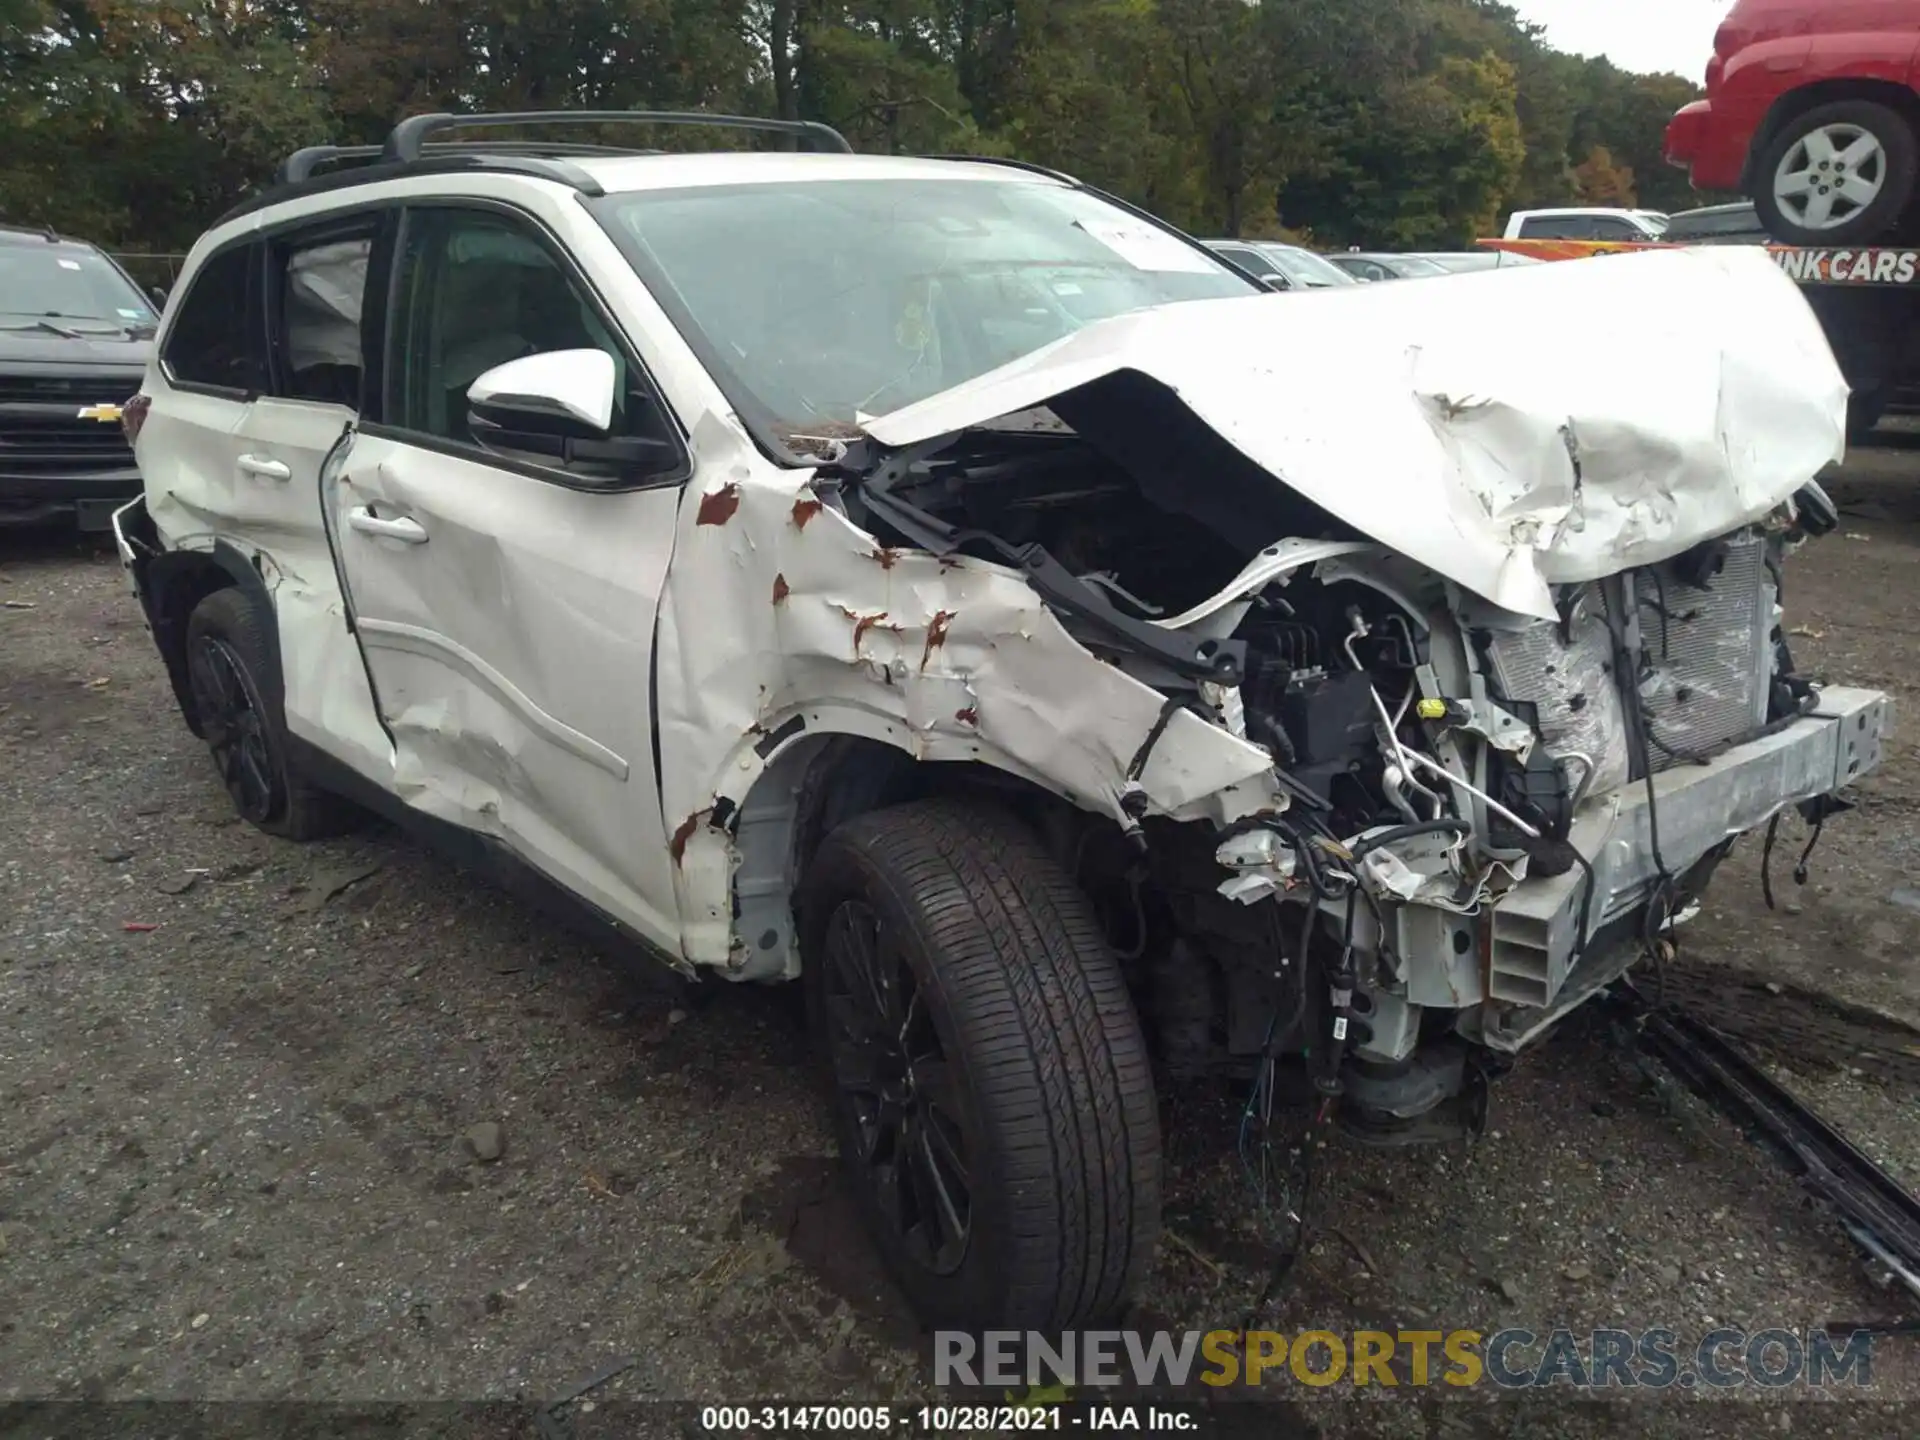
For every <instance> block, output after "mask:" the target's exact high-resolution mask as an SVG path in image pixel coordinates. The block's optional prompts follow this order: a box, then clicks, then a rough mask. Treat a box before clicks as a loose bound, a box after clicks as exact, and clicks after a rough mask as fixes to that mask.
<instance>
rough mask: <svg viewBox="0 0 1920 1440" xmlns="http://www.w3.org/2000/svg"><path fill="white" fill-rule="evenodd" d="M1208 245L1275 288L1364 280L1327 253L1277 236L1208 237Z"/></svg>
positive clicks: (1320, 286)
mask: <svg viewBox="0 0 1920 1440" xmlns="http://www.w3.org/2000/svg"><path fill="white" fill-rule="evenodd" d="M1204 243H1205V244H1206V246H1207V248H1208V249H1209V250H1211V251H1213V253H1214V254H1216V255H1218V256H1220V257H1221V258H1222V259H1223V260H1229V261H1231V262H1232V263H1234V264H1235V265H1238V266H1239V267H1240V268H1241V269H1242V270H1245V271H1246V272H1247V273H1248V274H1250V275H1252V276H1254V277H1255V278H1257V279H1259V280H1260V281H1261V282H1262V283H1264V284H1266V285H1267V286H1268V287H1269V288H1271V289H1274V290H1324V289H1326V288H1327V287H1328V286H1330V285H1357V284H1359V283H1360V282H1359V281H1357V280H1355V279H1354V278H1353V276H1351V275H1349V274H1347V272H1346V271H1344V270H1342V269H1341V268H1340V267H1339V266H1337V265H1333V264H1330V263H1328V261H1327V258H1326V256H1324V255H1316V254H1314V253H1313V251H1311V250H1303V249H1301V248H1300V247H1299V246H1298V245H1282V244H1280V243H1279V242H1278V241H1273V240H1208V241H1205V242H1204Z"/></svg>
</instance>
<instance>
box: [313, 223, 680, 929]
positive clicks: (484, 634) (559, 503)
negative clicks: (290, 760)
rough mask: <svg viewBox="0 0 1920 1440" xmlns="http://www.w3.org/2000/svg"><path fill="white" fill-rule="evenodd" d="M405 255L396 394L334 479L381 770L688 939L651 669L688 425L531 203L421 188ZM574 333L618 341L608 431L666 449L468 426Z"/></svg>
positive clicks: (639, 917) (400, 274)
mask: <svg viewBox="0 0 1920 1440" xmlns="http://www.w3.org/2000/svg"><path fill="white" fill-rule="evenodd" d="M395 265H396V274H395V276H394V284H393V288H392V292H391V294H392V301H391V307H390V313H389V314H388V315H387V317H386V322H387V323H386V332H387V335H388V344H387V347H386V356H385V366H384V368H385V372H386V373H385V382H384V385H383V386H382V405H383V408H382V411H381V413H380V415H379V418H378V419H377V420H375V421H374V422H372V423H368V424H365V425H363V426H362V428H361V429H360V431H359V433H358V434H356V435H355V437H354V438H353V440H352V442H351V444H350V446H349V447H348V448H346V449H345V450H344V451H343V452H342V453H341V454H340V455H338V456H337V457H336V461H335V463H334V464H333V465H331V466H330V467H329V471H330V473H329V476H328V477H327V481H326V484H325V491H326V503H327V504H328V507H329V513H330V518H331V521H332V529H333V535H334V543H335V548H336V552H337V555H338V561H339V566H340V573H341V576H342V579H343V581H344V585H345V590H346V594H347V599H348V604H349V607H350V613H351V616H352V620H353V625H354V630H355V633H356V635H357V636H358V639H359V643H360V647H361V650H362V653H363V654H364V655H365V658H366V667H367V671H368V673H369V674H370V676H371V677H372V682H373V688H374V693H375V699H376V703H377V705H378V707H379V713H380V716H381V719H382V721H383V722H384V724H385V725H386V727H387V730H388V732H389V734H390V735H391V738H392V744H393V770H392V775H391V777H390V785H391V788H392V789H393V790H394V791H395V793H397V794H398V795H399V796H400V798H402V799H403V800H405V801H406V802H407V803H408V804H410V805H413V806H415V807H417V808H418V809H420V810H422V811H424V812H426V813H428V814H431V815H434V816H436V817H438V818H440V819H444V820H449V821H452V822H454V823H456V824H459V825H461V826H464V827H466V828H468V829H471V830H475V831H478V832H481V833H483V834H487V835H492V836H496V837H498V838H499V839H501V840H503V841H505V842H506V844H507V845H509V846H510V847H511V848H512V849H513V850H514V851H516V852H517V853H518V854H519V855H520V856H521V858H523V859H525V860H527V861H529V862H531V863H532V864H533V865H535V866H536V867H537V868H538V869H540V870H542V871H544V872H545V873H546V874H547V875H548V876H549V877H550V878H552V879H554V880H556V881H558V882H560V883H561V884H562V885H564V886H565V887H566V888H567V889H568V890H570V891H572V892H574V893H575V894H576V895H578V896H580V897H582V898H584V899H586V900H588V901H590V902H591V903H593V904H594V905H596V906H597V907H598V908H600V909H601V910H602V911H604V912H605V913H607V914H609V915H611V916H612V917H613V918H615V919H616V920H619V921H621V922H623V923H625V924H628V925H630V926H632V927H633V928H634V929H636V930H638V931H639V932H640V933H641V934H643V935H644V936H646V937H647V938H649V939H651V940H653V941H655V942H656V943H658V944H661V945H663V946H664V947H666V948H669V949H672V950H676V951H677V949H678V948H679V947H678V933H679V931H678V923H677V919H676V917H674V916H673V915H672V913H671V908H672V898H671V897H672V894H673V885H672V876H671V870H670V863H671V862H670V860H669V858H668V854H667V839H666V836H665V834H664V829H663V824H662V819H661V810H660V793H659V784H658V777H657V774H656V763H655V759H654V755H655V741H654V730H653V708H652V700H653V696H652V674H651V670H652V659H653V637H654V622H655V613H656V608H657V605H658V601H659V597H660V592H661V589H662V587H663V585H664V583H665V580H666V573H667V563H668V560H669V558H670V557H671V554H672V547H673V534H674V517H675V512H676V509H677V507H678V503H679V499H680V491H681V481H682V480H683V479H684V477H685V474H686V468H685V460H684V456H685V453H686V452H685V449H684V445H683V442H682V437H681V436H680V434H679V432H678V430H677V428H676V427H675V426H674V422H673V420H672V418H671V417H670V416H669V415H668V414H667V413H666V411H665V408H664V406H662V405H661V404H660V403H659V402H658V401H657V400H656V399H655V398H654V397H655V394H656V392H655V391H654V390H653V389H652V386H651V385H650V383H649V382H648V380H647V378H646V376H645V375H644V374H643V373H642V371H641V368H640V366H639V364H638V363H637V362H636V361H635V360H634V358H633V357H632V354H631V352H630V350H629V348H628V347H626V346H625V345H623V344H622V343H621V342H620V340H619V339H618V336H617V329H616V327H615V325H614V324H613V322H612V321H611V320H610V318H609V317H608V312H607V311H606V309H605V308H604V306H602V305H601V304H600V302H599V301H598V299H597V298H596V297H595V295H594V294H593V292H592V290H591V288H590V287H589V286H588V285H587V284H586V282H585V281H584V279H583V277H582V276H580V275H579V274H578V272H577V271H576V270H575V269H574V268H573V267H572V266H571V265H570V264H569V263H568V262H567V261H566V260H565V259H564V258H563V256H562V254H561V253H560V251H559V250H558V249H557V248H556V247H554V246H553V245H552V244H551V243H550V242H549V241H548V239H547V237H546V236H545V235H544V234H543V233H542V232H541V231H540V230H539V229H538V228H537V227H536V226H534V225H533V224H532V223H531V222H530V221H528V220H526V219H524V218H522V217H520V216H517V215H515V214H511V213H508V212H505V211H502V210H498V209H490V208H480V207H474V208H467V207H463V206H454V205H445V206H442V205H428V206H422V207H419V208H413V209H409V211H408V212H407V216H406V220H405V224H404V229H403V233H402V236H401V239H400V242H399V245H398V247H397V254H396V260H395ZM569 349H598V350H601V351H604V352H606V353H608V354H610V355H611V356H612V357H613V359H614V362H615V367H616V373H617V375H618V377H619V381H618V384H617V387H616V389H617V395H618V403H617V407H616V412H615V418H614V423H613V431H612V433H613V434H616V435H627V436H632V437H646V438H648V439H651V440H654V441H657V442H658V443H657V444H655V445H654V446H653V447H652V449H653V451H654V453H655V454H656V455H657V456H658V457H660V458H659V459H657V460H656V461H655V463H652V464H648V465H633V464H627V465H618V464H609V463H604V462H603V463H598V464H581V463H576V464H571V465H569V464H567V463H564V462H562V461H561V460H560V459H559V458H557V457H554V458H549V459H543V458H542V457H541V456H539V455H537V454H531V453H527V452H523V451H518V450H516V451H512V452H505V453H503V451H502V450H501V448H500V446H499V444H498V442H497V437H496V441H495V444H494V448H492V449H489V448H485V447H483V446H482V445H481V444H480V443H478V442H477V441H476V440H475V438H474V435H473V433H472V431H471V429H470V428H469V425H468V415H467V401H466V392H467V389H468V387H469V386H470V385H471V384H472V382H473V381H474V380H476V379H478V378H479V377H480V375H481V374H483V373H485V372H486V371H488V370H490V369H492V368H493V367H495V366H497V365H499V364H501V363H503V362H505V361H507V360H510V359H515V358H520V357H523V356H525V355H528V354H534V353H546V352H551V351H561V350H569Z"/></svg>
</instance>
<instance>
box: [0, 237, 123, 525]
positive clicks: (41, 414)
mask: <svg viewBox="0 0 1920 1440" xmlns="http://www.w3.org/2000/svg"><path fill="white" fill-rule="evenodd" d="M158 323H159V316H158V314H157V313H156V311H155V306H154V302H153V301H152V300H151V299H150V298H149V297H148V296H146V295H144V294H142V293H141V291H140V287H139V286H137V285H135V284H134V283H133V281H132V280H131V279H130V278H128V276H127V273H126V272H125V271H124V270H122V269H121V268H120V267H119V266H118V265H116V264H115V263H114V262H113V261H112V260H111V259H110V258H109V257H108V256H107V255H106V254H105V253H104V252H103V251H101V250H100V249H98V248H97V247H95V246H93V245H89V244H88V243H87V242H86V241H84V240H70V239H67V238H65V237H64V236H61V235H58V234H55V233H54V232H52V231H49V230H23V229H14V228H11V227H0V525H31V524H40V523H44V522H48V521H70V520H71V521H77V522H78V523H79V525H80V527H81V528H82V529H88V530H104V529H106V528H107V523H108V518H109V516H110V515H111V514H112V512H113V509H114V507H115V506H118V505H122V504H125V503H126V502H127V501H128V500H131V499H132V498H133V497H134V496H136V495H138V494H139V493H140V472H139V471H138V470H137V469H136V468H135V467H134V463H133V451H132V448H131V447H130V446H129V445H128V443H127V437H126V436H125V435H124V434H123V433H122V432H121V429H120V406H121V402H122V401H124V400H126V399H127V398H128V397H129V396H131V395H132V394H134V393H135V392H136V391H137V390H139V388H140V381H141V379H142V377H143V376H144V375H145V373H146V364H147V356H148V353H149V352H150V351H151V349H152V340H153V332H154V327H155V326H156V325H157V324H158Z"/></svg>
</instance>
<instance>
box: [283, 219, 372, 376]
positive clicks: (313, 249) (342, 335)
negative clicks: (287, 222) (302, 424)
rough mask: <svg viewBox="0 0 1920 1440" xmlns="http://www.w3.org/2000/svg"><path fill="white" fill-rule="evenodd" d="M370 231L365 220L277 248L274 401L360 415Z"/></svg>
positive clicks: (291, 240)
mask: <svg viewBox="0 0 1920 1440" xmlns="http://www.w3.org/2000/svg"><path fill="white" fill-rule="evenodd" d="M374 224H375V222H374V221H373V220H371V219H367V220H364V221H357V222H354V223H352V224H350V225H348V226H346V227H344V228H343V227H341V226H339V225H334V226H332V227H330V228H329V229H328V230H327V231H326V232H324V233H319V234H310V235H299V236H294V237H291V238H285V239H280V240H276V241H275V242H274V244H273V247H272V265H271V267H270V274H271V279H272V284H273V307H272V316H273V324H272V332H273V341H274V345H273V349H274V385H273V393H274V394H275V395H278V396H281V397H283V398H285V399H289V400H315V401H320V402H322V403H326V404H333V405H346V406H349V407H351V408H353V409H358V408H359V407H360V391H361V381H362V376H363V374H364V370H365V363H364V360H363V358H362V357H363V355H364V353H365V344H364V341H363V338H362V329H361V321H362V314H363V312H364V309H365V304H366V296H367V276H368V272H369V270H370V268H371V264H372V258H373V235H374Z"/></svg>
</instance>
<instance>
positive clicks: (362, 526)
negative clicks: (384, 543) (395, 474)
mask: <svg viewBox="0 0 1920 1440" xmlns="http://www.w3.org/2000/svg"><path fill="white" fill-rule="evenodd" d="M347 524H349V525H351V526H352V527H353V528H354V529H356V530H358V531H359V532H360V533H361V534H363V535H379V536H381V537H383V538H385V539H388V540H401V541H404V542H405V543H407V544H408V545H424V544H426V543H427V532H426V531H425V530H424V529H422V528H421V525H420V522H419V521H418V520H409V519H408V518H407V517H406V516H404V515H400V516H396V517H395V518H394V519H391V520H389V519H387V518H386V517H385V516H383V515H376V514H374V513H373V509H372V507H371V506H367V505H356V506H355V507H354V508H353V509H351V510H349V511H348V512H347Z"/></svg>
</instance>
